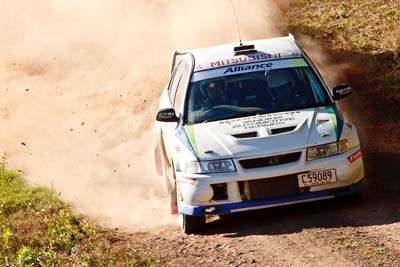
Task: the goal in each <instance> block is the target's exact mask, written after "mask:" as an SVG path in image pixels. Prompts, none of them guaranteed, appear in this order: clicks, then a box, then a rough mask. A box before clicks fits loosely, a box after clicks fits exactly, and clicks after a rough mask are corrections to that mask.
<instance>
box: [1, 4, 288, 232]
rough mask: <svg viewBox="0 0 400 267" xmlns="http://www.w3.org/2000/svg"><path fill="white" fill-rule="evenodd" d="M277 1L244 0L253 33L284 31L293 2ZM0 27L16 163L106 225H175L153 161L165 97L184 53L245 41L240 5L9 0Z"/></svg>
mask: <svg viewBox="0 0 400 267" xmlns="http://www.w3.org/2000/svg"><path fill="white" fill-rule="evenodd" d="M275 2H276V3H279V6H278V5H277V4H275ZM275 2H273V1H262V0H260V1H251V2H250V1H244V0H237V1H234V3H235V6H236V12H237V14H238V17H239V22H240V27H241V32H242V38H243V39H244V40H249V39H259V38H268V37H272V36H278V35H280V31H281V30H282V28H283V27H284V25H283V24H282V23H281V22H280V23H279V25H277V24H273V23H271V21H280V20H278V18H279V17H280V10H281V9H282V7H285V6H287V3H288V1H285V2H284V3H283V2H282V1H275ZM0 25H1V26H0V27H1V30H0V58H1V61H0V122H1V124H0V125H1V126H0V127H1V128H0V129H1V130H0V152H1V153H3V152H7V153H8V154H9V155H10V159H9V166H10V167H11V168H13V169H17V170H19V171H20V172H22V173H23V175H24V176H25V177H26V178H27V179H28V180H29V182H30V183H32V184H33V185H41V186H47V187H49V188H51V189H52V190H54V191H55V192H57V193H58V194H60V196H61V198H62V199H63V200H65V201H67V202H68V203H69V204H71V205H72V207H73V209H74V210H75V211H76V212H78V213H82V214H85V215H88V216H91V217H93V218H98V219H99V220H100V221H101V222H102V223H103V224H104V225H108V226H113V227H124V226H129V227H136V228H135V229H139V228H140V229H143V228H153V229H155V228H157V227H158V228H159V227H161V226H167V225H170V224H171V223H172V222H173V220H174V217H173V216H170V215H169V203H168V200H167V198H166V197H165V196H164V195H163V186H162V179H161V177H158V176H157V175H156V174H155V171H154V163H153V145H154V144H153V137H154V133H153V122H154V114H155V111H156V109H157V104H158V99H159V96H160V93H161V90H162V89H163V87H164V86H165V84H166V83H167V80H168V73H169V67H170V59H171V55H172V52H173V51H174V50H175V49H178V50H179V49H190V48H198V47H204V46H209V45H215V44H220V43H226V42H237V41H238V33H237V28H236V23H235V20H234V17H233V15H232V9H231V6H230V1H228V0H224V1H223V0H219V1H215V0H214V1H212V0H207V1H194V0H190V1H187V0H174V1H171V0H168V1H166V0H165V1H161V0H149V1H145V0H130V1H129V0H115V1H107V0H86V1H62V0H31V1H28V0H25V1H13V0H3V1H1V2H0ZM284 34H286V33H284Z"/></svg>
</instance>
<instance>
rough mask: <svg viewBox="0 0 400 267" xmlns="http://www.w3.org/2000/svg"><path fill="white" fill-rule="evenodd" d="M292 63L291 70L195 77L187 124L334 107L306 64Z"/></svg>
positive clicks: (244, 69) (231, 70) (237, 69)
mask: <svg viewBox="0 0 400 267" xmlns="http://www.w3.org/2000/svg"><path fill="white" fill-rule="evenodd" d="M291 61H293V62H295V61H294V60H289V61H288V65H287V67H285V64H282V62H278V63H279V64H280V66H279V67H276V68H274V66H273V63H268V64H248V65H247V66H246V65H238V66H231V67H227V68H219V69H215V70H208V71H206V72H204V71H203V72H197V73H194V75H193V77H192V81H191V83H190V87H189V91H188V97H187V101H186V112H187V113H186V114H187V117H186V118H187V124H195V123H201V122H209V121H216V120H224V119H231V118H238V117H246V116H252V115H256V114H265V113H274V112H280V111H288V110H296V109H301V108H311V107H317V106H324V105H329V104H331V102H330V99H329V97H328V96H327V95H326V91H325V90H324V89H322V88H321V85H320V83H319V82H318V80H317V78H316V77H315V76H314V74H313V72H312V71H311V70H310V68H309V67H308V66H306V63H305V62H304V61H303V60H300V61H299V62H300V63H301V64H298V65H299V66H295V67H293V63H290V62H291ZM283 63H284V62H283ZM289 63H290V64H289ZM276 65H277V64H276ZM254 66H256V67H254ZM260 66H261V67H260ZM260 69H262V70H260ZM253 70H255V71H253ZM236 73H237V74H236Z"/></svg>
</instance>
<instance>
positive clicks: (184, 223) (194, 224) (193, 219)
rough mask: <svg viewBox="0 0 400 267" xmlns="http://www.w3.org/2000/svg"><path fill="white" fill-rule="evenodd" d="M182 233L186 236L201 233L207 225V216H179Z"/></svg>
mask: <svg viewBox="0 0 400 267" xmlns="http://www.w3.org/2000/svg"><path fill="white" fill-rule="evenodd" d="M179 219H180V224H181V229H182V232H184V233H185V234H192V233H196V232H198V231H200V230H201V229H202V228H203V227H204V225H205V223H206V216H204V215H203V216H192V215H186V214H179Z"/></svg>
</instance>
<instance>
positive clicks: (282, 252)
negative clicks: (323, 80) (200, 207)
mask: <svg viewBox="0 0 400 267" xmlns="http://www.w3.org/2000/svg"><path fill="white" fill-rule="evenodd" d="M364 161H365V164H366V166H367V174H368V177H369V180H368V181H369V183H368V189H367V192H366V194H365V195H364V197H363V198H362V199H361V200H358V201H354V200H353V201H352V200H347V199H345V200H329V201H324V202H318V203H308V204H300V205H295V206H288V207H279V208H273V209H268V210H261V211H255V212H246V213H240V214H232V215H226V216H223V217H222V218H221V219H219V218H217V217H215V218H211V219H212V221H211V222H208V225H207V229H205V230H204V231H203V232H201V233H199V234H196V235H185V234H182V233H181V232H180V230H179V229H178V228H177V227H176V228H169V229H164V230H160V232H159V233H157V234H155V233H154V232H153V233H150V232H139V233H130V234H128V235H129V238H128V240H130V243H131V244H132V245H133V246H135V247H136V249H137V250H138V251H140V252H141V253H144V254H146V255H148V256H152V257H156V258H161V259H163V260H164V261H165V262H166V263H167V264H169V265H172V266H191V265H194V266H240V265H243V266H247V265H251V266H398V265H399V264H400V207H399V202H400V195H399V194H398V188H400V180H399V179H397V178H398V175H397V174H395V173H394V172H392V168H396V167H397V166H398V165H399V164H400V158H399V155H396V154H382V153H376V154H367V155H365V156H364Z"/></svg>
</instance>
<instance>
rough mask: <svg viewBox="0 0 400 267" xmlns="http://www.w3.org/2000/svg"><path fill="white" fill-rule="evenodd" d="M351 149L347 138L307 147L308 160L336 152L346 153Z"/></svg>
mask: <svg viewBox="0 0 400 267" xmlns="http://www.w3.org/2000/svg"><path fill="white" fill-rule="evenodd" d="M349 149H350V144H349V142H348V141H347V140H341V141H339V142H334V143H329V144H325V145H320V146H315V147H309V148H307V160H314V159H319V158H325V157H329V156H333V155H336V154H340V153H344V152H346V151H347V150H349Z"/></svg>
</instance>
